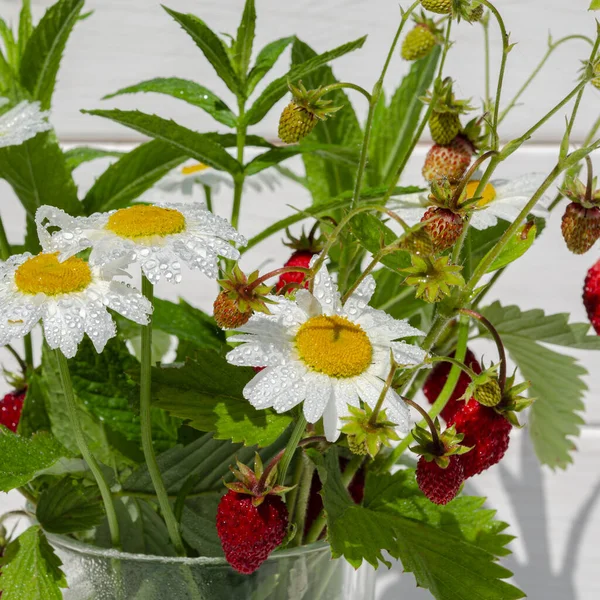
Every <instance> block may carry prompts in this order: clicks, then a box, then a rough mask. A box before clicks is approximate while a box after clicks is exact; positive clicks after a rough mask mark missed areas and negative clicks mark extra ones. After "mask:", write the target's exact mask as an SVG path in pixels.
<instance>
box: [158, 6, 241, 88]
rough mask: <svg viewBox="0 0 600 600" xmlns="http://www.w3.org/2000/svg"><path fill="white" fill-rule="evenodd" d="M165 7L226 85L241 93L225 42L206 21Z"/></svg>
mask: <svg viewBox="0 0 600 600" xmlns="http://www.w3.org/2000/svg"><path fill="white" fill-rule="evenodd" d="M163 8H164V9H165V10H166V11H167V13H169V14H170V15H171V16H172V17H173V19H175V21H177V22H178V23H179V25H181V27H182V28H183V30H184V31H185V32H186V33H187V34H188V35H189V36H190V37H191V38H192V39H193V40H194V42H195V43H196V45H197V46H198V48H200V50H202V52H203V53H204V56H206V58H207V59H208V62H210V64H211V65H212V66H213V68H214V70H215V71H216V72H217V75H218V76H219V77H220V78H221V79H222V80H223V81H224V82H225V85H226V86H227V87H228V88H229V89H230V90H231V91H232V92H233V93H234V94H236V95H237V94H238V93H240V91H241V90H240V82H239V79H238V77H237V75H236V73H235V71H234V69H233V67H232V66H231V62H230V60H229V56H228V55H227V51H226V49H225V47H224V46H223V42H222V41H221V40H220V39H219V38H218V36H217V35H216V34H215V33H214V32H213V31H212V30H211V29H210V28H209V27H208V25H206V23H205V22H204V21H202V20H201V19H199V18H198V17H195V16H194V15H190V14H187V15H186V14H183V13H179V12H176V11H174V10H171V9H170V8H167V7H166V6H163Z"/></svg>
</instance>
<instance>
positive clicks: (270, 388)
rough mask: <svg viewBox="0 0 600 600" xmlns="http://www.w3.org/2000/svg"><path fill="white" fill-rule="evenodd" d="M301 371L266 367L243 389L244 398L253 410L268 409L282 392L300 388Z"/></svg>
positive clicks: (286, 366) (283, 366)
mask: <svg viewBox="0 0 600 600" xmlns="http://www.w3.org/2000/svg"><path fill="white" fill-rule="evenodd" d="M301 377H302V371H301V370H300V369H298V368H294V367H292V366H290V365H287V364H286V365H280V366H277V367H267V368H266V369H265V370H264V371H261V372H260V373H258V374H257V375H256V377H254V379H252V381H250V382H249V383H248V384H247V385H246V387H245V388H244V398H246V399H247V400H248V401H249V402H250V404H252V406H254V408H258V409H262V408H270V407H271V406H273V403H274V401H275V399H276V398H277V397H278V396H279V395H281V394H282V393H284V392H288V393H292V390H293V389H295V388H298V387H299V386H301V383H300V380H301Z"/></svg>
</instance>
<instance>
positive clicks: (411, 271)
mask: <svg viewBox="0 0 600 600" xmlns="http://www.w3.org/2000/svg"><path fill="white" fill-rule="evenodd" d="M411 263H412V266H410V267H408V268H406V269H404V270H403V272H404V273H406V274H407V277H406V279H405V280H404V283H405V284H406V285H410V286H414V287H416V288H417V289H416V293H415V295H416V297H417V298H422V299H423V300H425V301H426V302H430V303H433V302H440V301H441V300H443V299H444V298H445V297H446V296H449V295H450V294H451V293H452V290H451V288H452V287H456V286H463V285H465V280H464V278H463V276H462V275H461V274H460V272H461V271H462V267H461V266H459V265H454V264H452V263H451V262H450V256H440V257H438V258H430V257H428V256H424V257H420V256H416V255H414V254H413V255H412V256H411Z"/></svg>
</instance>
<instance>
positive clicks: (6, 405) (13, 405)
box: [0, 390, 27, 433]
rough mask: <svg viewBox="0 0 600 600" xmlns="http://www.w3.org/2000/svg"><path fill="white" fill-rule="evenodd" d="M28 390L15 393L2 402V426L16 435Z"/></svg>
mask: <svg viewBox="0 0 600 600" xmlns="http://www.w3.org/2000/svg"><path fill="white" fill-rule="evenodd" d="M26 394H27V390H20V391H13V392H10V393H9V394H6V396H4V398H2V400H0V424H1V425H4V427H7V428H8V429H10V430H11V431H14V432H15V433H16V431H17V427H18V426H19V420H20V418H21V411H22V410H23V402H24V400H25V395H26Z"/></svg>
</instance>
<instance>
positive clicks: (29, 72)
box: [21, 0, 84, 109]
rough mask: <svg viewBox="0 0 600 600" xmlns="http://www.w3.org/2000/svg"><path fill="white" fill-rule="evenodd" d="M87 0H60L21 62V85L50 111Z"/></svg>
mask: <svg viewBox="0 0 600 600" xmlns="http://www.w3.org/2000/svg"><path fill="white" fill-rule="evenodd" d="M83 2H84V0H60V1H59V2H57V3H56V4H54V5H53V6H51V7H50V8H49V9H48V10H47V11H46V14H45V15H44V16H43V17H42V19H41V20H40V22H39V23H38V24H37V27H36V28H35V29H34V31H33V33H32V34H31V37H30V38H29V41H28V42H27V46H26V47H25V51H24V53H23V58H22V60H21V83H22V84H23V86H24V87H25V88H26V89H27V90H29V92H30V94H31V95H32V97H33V98H34V99H35V100H39V101H40V102H41V105H42V108H43V109H48V108H50V105H51V104H52V94H53V92H54V86H55V85H56V76H57V74H58V69H59V67H60V61H61V59H62V55H63V52H64V50H65V46H66V44H67V40H68V39H69V35H70V34H71V31H72V30H73V27H74V26H75V23H77V19H78V18H79V13H80V12H81V9H82V8H83Z"/></svg>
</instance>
